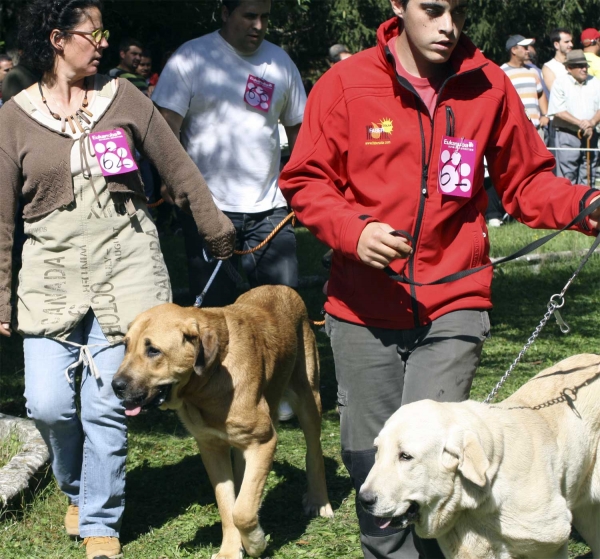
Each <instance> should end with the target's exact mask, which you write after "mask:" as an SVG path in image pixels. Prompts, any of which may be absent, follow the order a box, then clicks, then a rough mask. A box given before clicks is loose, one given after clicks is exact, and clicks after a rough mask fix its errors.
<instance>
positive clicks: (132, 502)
mask: <svg viewBox="0 0 600 559" xmlns="http://www.w3.org/2000/svg"><path fill="white" fill-rule="evenodd" d="M337 470H338V464H337V462H336V461H335V460H333V459H332V458H327V457H326V458H325V474H326V477H327V486H328V490H329V498H330V500H331V503H332V506H333V508H334V511H335V510H336V509H337V508H338V507H339V505H340V503H342V501H343V500H344V499H345V498H347V496H348V495H349V494H350V492H351V484H350V480H349V479H348V478H347V477H344V476H339V475H338V474H337V473H336V472H337ZM273 471H274V472H275V474H276V475H277V476H278V477H281V478H282V481H281V482H279V483H278V484H277V485H276V486H275V487H273V488H271V489H270V490H268V491H267V493H266V494H265V495H264V500H263V504H262V506H261V509H260V519H261V525H262V527H263V529H264V530H265V532H266V533H267V534H270V535H271V540H270V542H269V550H270V551H274V550H277V549H279V548H281V547H283V546H284V545H286V544H287V543H289V542H290V541H294V540H296V539H298V538H300V536H301V535H302V534H303V533H304V532H305V531H306V528H307V526H308V524H309V522H310V519H309V518H308V517H306V516H304V514H303V509H302V496H303V494H304V492H305V491H306V472H305V471H304V470H303V469H300V468H297V467H295V466H293V465H291V464H290V463H289V462H282V461H276V462H275V463H274V464H273ZM214 503H215V497H214V491H213V488H212V486H211V484H210V481H209V479H208V475H207V474H206V471H205V470H204V466H203V464H202V460H201V458H200V455H197V456H188V457H186V458H184V459H183V460H181V461H180V462H178V463H177V464H173V465H170V466H161V467H151V466H149V465H147V464H144V465H142V466H140V467H137V468H135V469H134V470H132V471H130V472H128V474H127V507H126V509H125V515H124V518H123V526H124V532H123V534H122V539H123V542H124V543H128V542H131V541H133V540H136V539H137V538H139V537H141V536H143V535H144V534H146V533H148V532H149V531H151V530H152V529H156V528H160V527H161V526H163V525H164V524H166V523H167V522H169V521H170V520H172V519H174V518H177V517H178V516H180V515H183V514H184V513H185V512H186V511H187V510H188V509H189V508H190V507H191V506H193V505H200V506H208V505H213V504H214ZM215 506H216V505H215ZM140 511H144V513H143V516H140V514H139V513H140ZM221 538H222V532H221V523H220V522H216V523H213V524H210V525H206V526H202V527H200V528H198V530H197V532H196V535H195V537H194V538H193V539H191V540H189V541H187V542H184V543H183V544H182V546H183V547H184V548H185V549H188V550H191V549H194V548H199V547H209V546H211V545H212V546H215V547H218V546H219V545H220V543H221Z"/></svg>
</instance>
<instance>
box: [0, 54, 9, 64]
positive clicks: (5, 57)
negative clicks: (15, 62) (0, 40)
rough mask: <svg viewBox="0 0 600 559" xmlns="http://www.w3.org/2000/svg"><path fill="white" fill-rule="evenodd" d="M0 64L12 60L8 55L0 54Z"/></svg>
mask: <svg viewBox="0 0 600 559" xmlns="http://www.w3.org/2000/svg"><path fill="white" fill-rule="evenodd" d="M0 62H12V58H11V57H10V56H8V54H0Z"/></svg>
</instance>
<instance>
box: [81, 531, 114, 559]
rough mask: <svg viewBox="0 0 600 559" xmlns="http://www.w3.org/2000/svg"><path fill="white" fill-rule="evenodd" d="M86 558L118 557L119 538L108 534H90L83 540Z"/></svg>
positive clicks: (108, 558)
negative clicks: (89, 536) (90, 535)
mask: <svg viewBox="0 0 600 559" xmlns="http://www.w3.org/2000/svg"><path fill="white" fill-rule="evenodd" d="M83 545H85V552H86V556H87V559H119V557H123V554H122V553H121V542H119V538H111V537H110V536H92V537H91V538H85V539H84V540H83Z"/></svg>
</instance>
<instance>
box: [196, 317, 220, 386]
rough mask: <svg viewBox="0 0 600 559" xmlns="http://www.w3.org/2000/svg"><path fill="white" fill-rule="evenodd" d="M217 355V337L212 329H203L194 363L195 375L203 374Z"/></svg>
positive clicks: (212, 363) (213, 362) (210, 366)
mask: <svg viewBox="0 0 600 559" xmlns="http://www.w3.org/2000/svg"><path fill="white" fill-rule="evenodd" d="M217 357H219V337H218V336H217V333H216V332H215V331H214V330H210V329H208V328H207V329H205V330H203V331H202V333H201V335H200V347H199V348H198V354H197V355H196V362H195V363H194V371H195V372H196V374H197V375H199V376H200V375H203V374H204V375H205V374H206V372H207V371H209V370H210V369H211V368H212V366H213V365H214V364H215V362H216V361H217Z"/></svg>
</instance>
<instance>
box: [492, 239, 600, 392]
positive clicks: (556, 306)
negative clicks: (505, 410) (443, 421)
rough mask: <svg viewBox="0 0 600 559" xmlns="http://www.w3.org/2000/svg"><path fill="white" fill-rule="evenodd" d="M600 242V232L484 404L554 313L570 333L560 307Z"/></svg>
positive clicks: (561, 327) (566, 331) (503, 381)
mask: <svg viewBox="0 0 600 559" xmlns="http://www.w3.org/2000/svg"><path fill="white" fill-rule="evenodd" d="M599 244H600V234H599V235H598V236H597V237H596V240H595V241H594V243H593V244H592V246H591V247H590V250H589V251H588V252H587V254H586V255H585V256H584V257H583V258H582V259H581V262H580V263H579V266H578V267H577V269H576V270H575V273H574V274H573V275H572V276H571V277H570V278H569V281H567V283H566V284H565V286H564V287H563V289H562V291H561V292H560V293H555V294H554V295H552V297H550V301H548V310H547V312H546V314H545V315H544V316H543V318H542V320H541V321H540V323H539V324H538V326H537V328H536V329H535V330H534V331H533V334H531V336H530V338H529V339H528V340H527V343H526V344H525V345H524V346H523V349H522V350H521V351H520V352H519V355H517V357H516V359H515V360H514V361H513V363H512V365H511V366H510V367H509V368H508V370H507V371H506V372H505V373H504V375H503V376H502V378H501V379H500V380H499V381H498V383H497V384H496V386H494V389H493V390H492V391H491V392H490V393H489V395H488V397H487V398H486V399H485V400H484V401H483V403H484V404H489V403H491V402H492V400H494V398H495V397H496V395H497V394H498V391H499V390H500V388H502V386H503V385H504V383H505V382H506V381H507V380H508V377H509V376H510V375H511V374H512V372H513V371H514V369H515V367H516V366H517V365H518V364H519V361H521V359H522V357H523V355H525V353H527V350H528V349H529V348H530V347H531V346H532V345H533V342H535V340H536V339H537V337H538V336H539V335H540V332H541V331H542V330H543V328H544V326H546V323H547V322H548V320H550V317H551V316H552V315H554V317H555V318H556V322H557V323H558V326H559V327H560V331H561V332H562V333H563V334H568V333H569V332H570V330H571V329H570V328H569V325H568V324H567V323H566V322H565V321H564V320H563V317H562V316H561V314H560V312H559V311H558V309H560V308H562V307H563V305H564V304H565V293H566V292H567V289H569V287H570V286H571V284H572V283H573V281H574V280H575V278H576V277H577V276H578V274H579V272H581V270H582V269H583V267H584V266H585V264H586V263H587V261H588V260H589V259H590V256H592V254H593V253H594V251H595V250H596V248H597V247H598V245H599Z"/></svg>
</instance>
